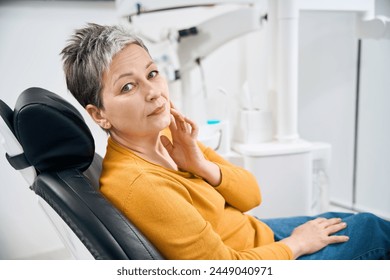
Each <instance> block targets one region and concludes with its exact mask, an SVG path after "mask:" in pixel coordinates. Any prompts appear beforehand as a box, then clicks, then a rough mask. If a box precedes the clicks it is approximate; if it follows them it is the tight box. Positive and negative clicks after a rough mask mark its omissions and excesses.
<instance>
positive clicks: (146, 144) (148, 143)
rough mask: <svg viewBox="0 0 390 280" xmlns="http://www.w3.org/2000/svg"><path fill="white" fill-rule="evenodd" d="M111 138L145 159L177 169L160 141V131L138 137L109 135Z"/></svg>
mask: <svg viewBox="0 0 390 280" xmlns="http://www.w3.org/2000/svg"><path fill="white" fill-rule="evenodd" d="M111 138H112V139H113V140H114V141H115V142H117V143H118V144H120V145H121V146H123V147H125V148H127V149H129V150H131V151H132V152H133V153H135V154H136V155H138V156H140V157H141V158H143V159H145V160H147V161H150V162H152V163H155V164H158V165H161V166H163V167H165V168H169V169H173V170H176V171H177V170H178V168H177V165H176V163H175V162H174V161H173V159H172V158H171V156H170V155H169V153H168V151H167V150H166V149H165V147H164V146H163V144H162V143H161V140H160V133H159V134H158V135H156V136H149V137H145V136H142V137H138V138H137V137H131V138H130V137H127V138H124V137H118V135H111Z"/></svg>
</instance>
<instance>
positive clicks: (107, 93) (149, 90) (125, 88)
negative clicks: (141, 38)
mask: <svg viewBox="0 0 390 280" xmlns="http://www.w3.org/2000/svg"><path fill="white" fill-rule="evenodd" d="M102 99H103V106H104V109H101V110H100V114H101V116H102V117H103V118H104V120H105V121H106V122H107V123H106V124H105V125H106V126H108V129H109V130H110V135H111V136H112V137H113V138H115V137H119V138H122V139H129V138H128V137H144V136H147V135H156V133H158V132H160V131H161V130H162V129H164V128H166V127H167V126H168V125H169V124H170V121H171V114H170V102H169V91H168V85H167V82H166V80H165V79H164V78H163V77H162V76H161V75H160V74H159V72H158V69H157V66H156V65H155V64H154V62H153V60H152V59H151V58H150V56H149V54H148V53H147V51H146V50H145V49H143V48H142V47H140V46H138V45H136V44H130V45H128V46H127V47H125V48H124V49H123V50H122V51H120V52H119V53H118V54H117V55H115V56H114V58H113V60H112V63H111V65H110V68H109V70H108V71H107V72H106V73H104V75H103V90H102ZM103 128H106V129H107V127H103Z"/></svg>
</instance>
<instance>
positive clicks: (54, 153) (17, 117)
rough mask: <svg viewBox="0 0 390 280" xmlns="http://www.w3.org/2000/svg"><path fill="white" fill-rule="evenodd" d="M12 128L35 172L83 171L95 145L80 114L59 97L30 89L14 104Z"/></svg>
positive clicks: (89, 161)
mask: <svg viewBox="0 0 390 280" xmlns="http://www.w3.org/2000/svg"><path fill="white" fill-rule="evenodd" d="M13 127H14V131H15V134H16V137H17V138H18V140H19V142H20V144H21V145H22V147H23V149H24V153H25V157H26V159H27V161H28V162H29V163H30V164H31V165H33V166H34V167H35V168H36V169H37V170H38V171H40V172H44V171H59V170H64V169H69V168H75V169H79V170H81V171H84V170H86V169H87V168H88V166H89V165H90V164H91V162H92V160H93V157H94V154H95V144H94V140H93V137H92V134H91V131H90V130H89V128H88V126H87V125H86V123H85V122H84V119H83V117H82V116H81V114H80V112H79V111H78V110H77V109H76V108H75V107H73V106H72V105H71V104H70V103H68V102H67V101H66V100H65V99H63V98H61V97H60V96H58V95H56V94H55V93H52V92H50V91H47V90H45V89H42V88H29V89H27V90H25V91H24V92H22V93H21V94H20V96H19V98H18V100H17V101H16V105H15V110H14V116H13Z"/></svg>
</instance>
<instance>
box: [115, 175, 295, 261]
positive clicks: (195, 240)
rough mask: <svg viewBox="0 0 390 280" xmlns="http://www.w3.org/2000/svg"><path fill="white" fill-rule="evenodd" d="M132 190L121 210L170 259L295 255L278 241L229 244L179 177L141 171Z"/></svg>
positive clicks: (281, 257)
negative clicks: (239, 245) (253, 245)
mask: <svg viewBox="0 0 390 280" xmlns="http://www.w3.org/2000/svg"><path fill="white" fill-rule="evenodd" d="M129 190H130V191H129V193H128V195H127V197H126V198H125V201H124V203H123V204H122V206H123V207H122V209H121V210H122V211H123V212H124V214H125V215H126V216H127V217H128V218H129V219H130V220H131V221H133V222H134V224H135V225H137V227H138V228H139V229H140V230H141V232H143V233H144V234H145V236H146V237H147V238H148V239H149V240H150V241H151V242H152V243H153V244H155V246H156V247H157V249H158V250H159V251H160V252H162V253H163V255H164V256H165V257H166V258H167V259H191V260H196V259H216V260H223V259H231V260H235V259H248V260H249V259H291V258H292V254H291V251H290V249H289V248H288V247H287V246H285V245H284V244H282V243H278V242H275V243H271V244H268V245H265V246H261V247H257V248H253V249H250V250H244V251H235V250H233V249H232V248H230V247H228V246H226V245H225V244H224V243H223V241H222V240H221V238H220V236H219V235H218V234H217V233H216V232H215V231H214V230H213V228H212V226H211V224H210V223H208V222H207V221H205V220H204V219H203V217H202V216H201V215H200V214H199V212H198V211H197V210H196V208H195V207H194V206H193V205H192V203H191V197H190V195H189V193H188V192H187V190H186V189H185V188H184V187H183V186H181V185H180V184H179V183H177V182H175V181H172V180H169V179H166V180H164V179H162V178H161V177H160V176H158V175H157V174H156V175H152V174H148V175H147V176H146V175H140V176H139V177H138V178H137V179H136V180H135V181H134V182H133V183H132V185H131V187H130V189H129ZM109 195H110V194H108V198H109Z"/></svg>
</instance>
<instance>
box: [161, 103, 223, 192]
mask: <svg viewBox="0 0 390 280" xmlns="http://www.w3.org/2000/svg"><path fill="white" fill-rule="evenodd" d="M171 118H172V121H171V124H170V125H169V128H170V130H171V133H172V143H171V141H169V139H168V138H167V137H166V136H161V142H162V144H163V145H164V147H165V148H166V149H167V151H168V153H169V155H170V156H171V157H172V159H173V160H174V161H175V163H176V164H177V166H178V168H180V169H181V170H185V171H188V172H191V173H193V174H195V175H198V176H200V177H202V178H204V179H205V180H206V181H208V182H209V183H210V184H212V185H215V186H216V185H218V184H219V183H220V180H221V175H220V170H219V167H218V166H217V165H216V164H214V163H212V162H210V161H208V160H207V159H206V158H205V157H204V156H203V153H202V151H201V150H200V148H199V146H198V144H197V137H198V133H199V128H198V126H197V125H196V123H195V122H193V121H192V120H190V119H189V118H187V117H185V116H183V115H182V114H181V113H180V112H178V111H177V110H176V109H175V108H174V107H173V105H172V104H171Z"/></svg>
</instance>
